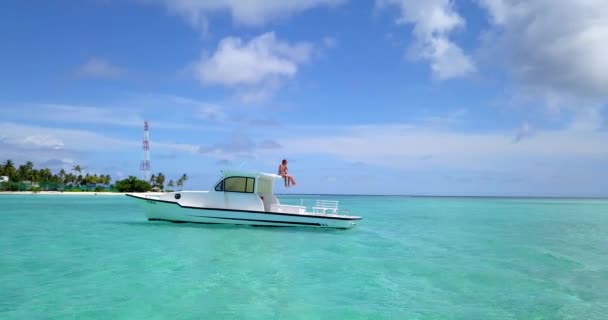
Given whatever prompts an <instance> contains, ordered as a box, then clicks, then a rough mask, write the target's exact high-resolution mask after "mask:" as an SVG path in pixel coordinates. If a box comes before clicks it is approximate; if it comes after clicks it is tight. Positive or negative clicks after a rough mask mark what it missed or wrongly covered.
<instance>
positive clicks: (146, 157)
mask: <svg viewBox="0 0 608 320" xmlns="http://www.w3.org/2000/svg"><path fill="white" fill-rule="evenodd" d="M141 149H142V151H143V160H141V165H140V169H141V171H142V175H143V178H144V180H145V181H148V180H150V127H149V126H148V121H147V120H146V121H144V141H143V142H142V145H141Z"/></svg>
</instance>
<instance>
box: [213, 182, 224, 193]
mask: <svg viewBox="0 0 608 320" xmlns="http://www.w3.org/2000/svg"><path fill="white" fill-rule="evenodd" d="M215 191H224V180H222V181H220V182H219V183H218V184H217V185H216V186H215Z"/></svg>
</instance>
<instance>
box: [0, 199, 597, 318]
mask: <svg viewBox="0 0 608 320" xmlns="http://www.w3.org/2000/svg"><path fill="white" fill-rule="evenodd" d="M280 199H281V201H282V202H283V203H287V204H300V201H304V203H307V202H309V203H310V202H311V201H312V199H313V198H310V197H306V196H283V197H281V198H280ZM301 199H302V200H301ZM315 199H316V197H315ZM326 199H332V200H333V199H336V200H340V203H341V206H343V207H346V208H348V209H352V211H353V213H355V214H360V215H363V216H364V220H362V221H361V223H360V225H359V226H358V227H357V228H355V229H353V230H346V231H345V230H314V229H305V228H260V227H238V226H207V225H194V224H170V223H162V222H159V223H152V222H147V221H146V220H145V217H144V214H143V211H142V209H141V208H140V207H139V206H138V204H137V202H136V201H134V200H131V199H128V198H127V197H122V196H118V197H103V196H61V195H55V196H44V195H1V196H0V217H1V218H2V224H0V271H1V272H0V318H1V319H109V318H113V319H203V318H208V319H211V318H213V319H218V318H226V319H234V318H246V319H270V318H279V319H320V318H323V319H605V317H606V314H608V201H607V200H576V199H564V200H559V199H501V198H487V199H481V198H408V197H371V196H339V197H337V196H331V197H326Z"/></svg>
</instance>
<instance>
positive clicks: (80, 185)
mask: <svg viewBox="0 0 608 320" xmlns="http://www.w3.org/2000/svg"><path fill="white" fill-rule="evenodd" d="M83 170H84V168H83V167H81V166H80V165H74V166H73V167H72V169H71V170H69V171H71V172H69V173H68V172H66V170H64V169H61V170H59V172H57V174H53V172H52V171H51V170H50V169H48V168H44V169H36V168H35V167H34V163H33V162H32V161H27V162H26V163H24V164H22V165H20V166H18V167H16V166H15V163H14V162H13V161H12V160H6V161H5V162H4V163H0V176H7V177H8V179H9V181H8V182H2V183H0V191H34V192H40V191H66V192H82V191H94V192H108V191H110V192H112V191H114V192H116V191H118V192H147V191H150V190H152V188H159V189H160V190H164V188H165V175H164V174H163V173H162V172H159V173H157V174H153V175H152V177H151V178H150V181H149V182H148V181H144V180H140V179H137V178H136V177H134V176H130V177H128V178H127V179H123V180H119V181H116V183H115V184H113V185H111V184H110V183H111V182H112V178H111V177H110V175H109V174H99V175H98V174H89V173H85V174H84V175H83V174H82V171H83ZM186 180H188V176H187V175H186V174H183V175H182V176H181V178H180V179H179V180H177V186H178V187H179V188H180V190H181V188H182V186H183V185H184V182H185V181H186ZM167 186H168V187H170V188H171V189H172V188H173V187H174V186H175V183H174V182H173V179H171V180H169V183H168V184H167Z"/></svg>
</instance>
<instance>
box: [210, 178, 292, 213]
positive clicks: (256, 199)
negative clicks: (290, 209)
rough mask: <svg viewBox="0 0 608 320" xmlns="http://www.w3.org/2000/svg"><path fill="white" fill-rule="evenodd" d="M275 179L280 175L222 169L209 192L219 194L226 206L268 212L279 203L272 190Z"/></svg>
mask: <svg viewBox="0 0 608 320" xmlns="http://www.w3.org/2000/svg"><path fill="white" fill-rule="evenodd" d="M275 179H281V176H279V175H276V174H272V173H264V172H257V171H245V170H230V171H223V172H222V177H221V178H220V179H219V181H217V182H216V184H215V186H214V187H213V189H211V190H209V192H210V193H212V192H214V193H218V194H221V195H222V197H223V198H224V207H226V208H230V209H234V208H235V206H236V207H239V208H238V209H241V208H240V207H241V206H246V207H248V208H249V210H257V211H267V212H270V211H273V209H276V208H275V206H277V205H279V201H278V200H277V198H276V197H275V196H274V192H273V188H274V180H275ZM242 209H245V208H242Z"/></svg>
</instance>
